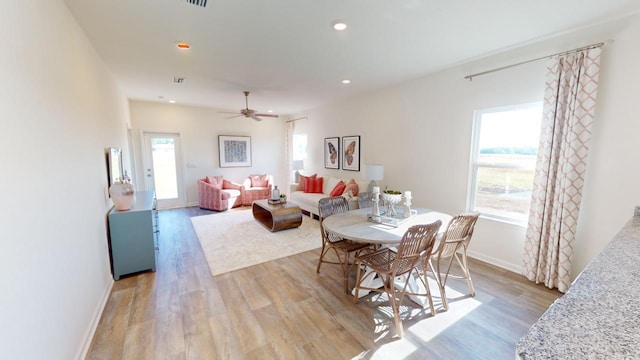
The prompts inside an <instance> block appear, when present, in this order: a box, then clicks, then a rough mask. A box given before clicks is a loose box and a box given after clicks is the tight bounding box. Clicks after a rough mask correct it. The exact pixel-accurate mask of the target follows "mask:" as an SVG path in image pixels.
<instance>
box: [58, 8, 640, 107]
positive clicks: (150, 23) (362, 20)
mask: <svg viewBox="0 0 640 360" xmlns="http://www.w3.org/2000/svg"><path fill="white" fill-rule="evenodd" d="M65 2H66V3H67V5H68V7H69V8H70V10H71V11H72V13H73V14H74V16H75V17H76V18H77V20H78V22H79V23H80V25H81V26H82V28H83V29H84V31H85V32H86V34H87V36H88V37H89V39H90V40H91V41H92V43H93V44H94V46H95V48H96V49H97V51H98V52H99V54H100V56H101V57H102V59H103V60H104V61H105V63H106V65H107V67H108V68H109V69H110V70H111V71H112V72H113V74H114V76H115V77H116V79H117V81H118V82H119V83H120V85H121V86H122V89H123V90H124V92H125V95H126V96H127V97H129V98H130V99H141V100H150V101H167V100H170V99H173V100H176V101H177V103H178V104H186V105H197V106H205V107H214V108H219V109H227V110H233V111H238V110H240V109H242V108H244V106H245V104H244V95H243V94H242V91H243V90H250V91H251V92H252V94H251V95H250V97H249V107H250V108H252V109H256V110H258V111H261V112H264V111H267V110H269V109H272V110H273V111H274V112H276V113H280V114H293V113H298V112H301V111H303V110H306V109H311V108H314V107H316V106H320V105H323V104H326V103H330V102H333V101H336V100H339V99H341V98H346V97H350V96H353V95H356V94H359V93H363V92H369V91H372V90H375V89H379V88H383V87H386V86H390V85H393V84H396V83H399V82H402V81H406V80H409V79H413V78H417V77H420V76H423V75H426V74H428V73H430V72H434V71H438V70H441V69H443V68H446V67H448V66H452V65H453V64H459V63H461V62H464V61H467V60H470V59H474V58H478V57H480V56H483V55H485V54H489V53H494V52H496V51H499V50H501V49H507V48H513V47H516V46H518V45H519V44H523V43H531V42H533V41H535V40H537V39H543V38H546V37H549V36H552V35H553V34H557V33H561V32H565V31H568V30H571V29H575V28H579V27H583V26H587V25H590V24H593V23H598V22H601V21H603V20H608V19H615V18H617V17H620V16H622V15H628V14H630V13H635V12H638V10H639V9H640V1H637V0H518V1H514V0H482V1H478V0H446V1H443V0H207V6H206V7H201V6H196V5H193V4H190V3H188V2H187V1H185V0H65ZM336 19H343V20H344V21H345V22H346V23H347V24H348V26H349V27H348V28H347V30H345V31H343V32H336V31H334V30H333V29H332V28H331V23H332V22H333V21H334V20H336ZM179 41H185V42H188V43H190V44H191V46H192V48H191V50H188V51H184V50H178V49H177V47H176V45H175V44H176V43H177V42H179ZM174 76H178V77H184V78H186V80H185V82H184V83H183V84H175V83H174V82H173V80H172V78H173V77H174ZM343 79H350V80H351V81H352V83H351V84H349V85H343V84H342V83H341V80H343Z"/></svg>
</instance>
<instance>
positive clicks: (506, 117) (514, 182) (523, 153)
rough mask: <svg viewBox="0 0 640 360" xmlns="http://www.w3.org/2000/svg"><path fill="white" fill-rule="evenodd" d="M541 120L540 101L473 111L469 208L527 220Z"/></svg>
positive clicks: (512, 218) (499, 216)
mask: <svg viewBox="0 0 640 360" xmlns="http://www.w3.org/2000/svg"><path fill="white" fill-rule="evenodd" d="M541 119H542V105H541V104H531V105H519V106H512V107H508V108H500V109H495V110H494V109H489V110H484V111H480V112H478V113H477V114H476V119H475V121H476V134H475V135H474V136H476V139H475V144H476V149H475V151H474V154H473V158H472V162H473V169H474V174H473V175H472V177H473V185H472V186H473V188H472V192H471V193H472V194H473V195H474V196H473V198H472V199H470V200H471V204H472V206H471V207H472V210H475V211H479V212H481V213H483V214H485V215H492V216H495V217H498V218H504V219H511V220H517V221H526V220H527V216H528V213H529V204H530V202H531V190H532V187H533V175H534V170H535V163H536V156H537V149H538V142H539V134H540V122H541Z"/></svg>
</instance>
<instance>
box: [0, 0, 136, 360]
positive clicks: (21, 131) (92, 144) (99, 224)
mask: <svg viewBox="0 0 640 360" xmlns="http://www.w3.org/2000/svg"><path fill="white" fill-rule="evenodd" d="M0 41H1V42H2V44H3V45H2V46H3V50H2V52H0V69H2V81H1V82H0V109H2V116H1V117H0V124H1V126H2V132H0V144H2V151H0V164H2V180H1V185H0V198H1V199H2V207H1V208H2V210H0V211H1V212H2V216H0V267H1V271H0V284H2V290H1V291H0V304H2V305H1V306H0V324H2V326H0V344H1V345H0V348H1V349H2V350H1V352H2V357H3V358H5V359H72V358H75V357H80V356H81V354H82V352H83V351H84V350H85V348H84V345H86V344H87V341H90V340H91V339H90V338H89V336H90V335H91V331H92V327H93V326H95V325H96V324H95V323H94V322H93V321H94V320H96V319H97V318H98V317H99V315H100V312H101V310H102V304H103V301H104V300H105V299H106V296H107V295H108V292H109V290H110V288H111V284H112V283H113V280H112V278H111V273H110V270H109V255H108V246H107V237H106V225H105V222H106V214H107V211H108V209H109V208H110V207H111V203H110V200H109V199H108V196H107V195H106V187H107V170H106V161H105V152H104V150H105V148H106V147H110V146H114V147H120V148H126V137H125V134H126V132H125V123H126V122H127V121H128V119H127V117H128V109H127V102H126V99H125V98H124V96H122V94H121V93H120V92H119V90H118V89H117V87H116V85H115V83H114V81H113V79H112V78H111V77H110V75H109V74H108V72H107V71H106V69H105V67H104V66H103V63H102V61H101V60H100V59H99V58H98V56H97V54H96V52H95V51H94V49H93V47H92V45H91V44H90V42H89V41H88V40H87V38H85V36H84V33H83V32H82V31H81V29H80V28H79V26H78V25H77V23H76V21H75V19H74V18H73V17H72V15H71V14H70V12H69V11H68V9H67V7H66V5H64V3H63V2H62V1H37V2H33V1H3V3H2V11H0Z"/></svg>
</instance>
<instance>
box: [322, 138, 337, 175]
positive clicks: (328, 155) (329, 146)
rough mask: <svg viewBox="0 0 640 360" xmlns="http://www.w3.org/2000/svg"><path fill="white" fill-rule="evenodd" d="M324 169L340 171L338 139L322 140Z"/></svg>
mask: <svg viewBox="0 0 640 360" xmlns="http://www.w3.org/2000/svg"><path fill="white" fill-rule="evenodd" d="M324 167H325V168H326V169H340V138H339V137H332V138H324Z"/></svg>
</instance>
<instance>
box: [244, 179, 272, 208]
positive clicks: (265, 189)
mask: <svg viewBox="0 0 640 360" xmlns="http://www.w3.org/2000/svg"><path fill="white" fill-rule="evenodd" d="M272 185H273V177H272V176H271V175H268V174H260V175H249V177H248V178H246V179H245V180H244V182H243V183H242V190H241V191H242V205H251V203H253V201H254V200H260V199H268V198H270V197H271V186H272Z"/></svg>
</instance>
